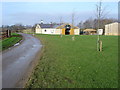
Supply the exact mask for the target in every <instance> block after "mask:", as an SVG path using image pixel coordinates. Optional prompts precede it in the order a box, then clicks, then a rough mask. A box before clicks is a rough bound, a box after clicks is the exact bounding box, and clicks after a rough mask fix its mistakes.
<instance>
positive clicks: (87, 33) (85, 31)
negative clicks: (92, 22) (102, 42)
mask: <svg viewBox="0 0 120 90" xmlns="http://www.w3.org/2000/svg"><path fill="white" fill-rule="evenodd" d="M83 31H84V33H85V35H96V33H97V31H96V30H95V29H85V30H83Z"/></svg>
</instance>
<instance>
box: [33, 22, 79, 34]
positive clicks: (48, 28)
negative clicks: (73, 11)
mask: <svg viewBox="0 0 120 90" xmlns="http://www.w3.org/2000/svg"><path fill="white" fill-rule="evenodd" d="M35 33H37V34H56V35H79V33H80V28H79V27H76V26H73V25H72V24H69V23H66V24H62V25H58V24H57V25H56V24H52V23H51V24H43V23H41V24H37V25H36V27H35Z"/></svg>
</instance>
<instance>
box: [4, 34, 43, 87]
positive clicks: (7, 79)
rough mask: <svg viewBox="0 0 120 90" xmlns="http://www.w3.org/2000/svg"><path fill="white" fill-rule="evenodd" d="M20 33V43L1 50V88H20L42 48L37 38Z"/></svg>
mask: <svg viewBox="0 0 120 90" xmlns="http://www.w3.org/2000/svg"><path fill="white" fill-rule="evenodd" d="M21 35H22V36H23V38H24V40H23V41H22V43H21V44H19V45H18V46H15V47H12V48H11V49H9V50H6V51H3V52H2V88H22V87H23V85H24V84H23V83H24V82H25V79H26V78H27V76H28V74H29V72H28V71H30V69H32V67H33V66H32V64H34V63H33V62H35V59H36V55H37V54H38V53H39V52H40V50H41V48H42V45H41V42H40V40H38V39H37V38H35V37H33V36H32V35H29V34H23V33H21Z"/></svg>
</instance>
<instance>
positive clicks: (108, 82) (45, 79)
mask: <svg viewBox="0 0 120 90" xmlns="http://www.w3.org/2000/svg"><path fill="white" fill-rule="evenodd" d="M36 36H37V37H38V38H39V39H40V40H41V42H42V44H43V46H44V47H43V55H42V57H41V58H40V60H39V63H38V65H37V66H36V68H35V71H34V72H33V74H32V76H31V78H30V79H29V81H28V83H27V85H26V87H28V88H117V87H118V78H117V77H118V37H117V36H101V37H100V38H101V40H102V41H103V51H102V52H98V51H96V40H97V36H75V41H72V40H71V37H72V36H63V37H62V38H61V37H60V36H59V35H36Z"/></svg>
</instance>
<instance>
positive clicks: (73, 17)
mask: <svg viewBox="0 0 120 90" xmlns="http://www.w3.org/2000/svg"><path fill="white" fill-rule="evenodd" d="M74 20H75V9H73V12H72V27H71V28H72V29H73V30H74ZM72 40H75V35H73V36H72Z"/></svg>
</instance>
